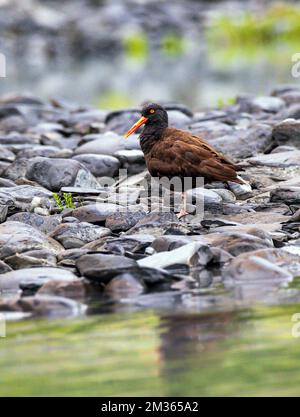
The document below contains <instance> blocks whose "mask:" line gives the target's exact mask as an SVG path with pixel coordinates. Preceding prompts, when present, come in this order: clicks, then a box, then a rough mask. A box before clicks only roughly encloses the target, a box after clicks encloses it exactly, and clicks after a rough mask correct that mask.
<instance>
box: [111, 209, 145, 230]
mask: <svg viewBox="0 0 300 417" xmlns="http://www.w3.org/2000/svg"><path fill="white" fill-rule="evenodd" d="M145 216H146V212H145V210H144V209H143V208H142V207H140V206H133V207H132V208H124V209H122V210H119V211H116V212H115V213H113V214H111V215H110V216H108V217H107V218H106V221H105V226H106V227H108V228H109V229H110V230H111V231H113V232H120V231H123V232H124V231H127V230H129V229H130V228H132V227H133V226H135V225H136V224H137V222H138V221H140V220H141V219H143V217H145Z"/></svg>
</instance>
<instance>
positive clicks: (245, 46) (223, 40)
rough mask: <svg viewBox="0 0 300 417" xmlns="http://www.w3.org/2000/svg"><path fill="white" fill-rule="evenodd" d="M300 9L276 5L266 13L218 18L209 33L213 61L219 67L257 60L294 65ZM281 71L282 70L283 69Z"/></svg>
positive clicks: (297, 47)
mask: <svg viewBox="0 0 300 417" xmlns="http://www.w3.org/2000/svg"><path fill="white" fill-rule="evenodd" d="M299 37H300V7H299V6H298V5H292V4H287V3H284V4H282V3H276V4H273V5H271V6H270V7H269V8H267V9H266V10H265V11H264V12H261V11H260V12H257V13H254V12H251V11H247V12H243V13H242V14H236V15H234V14H233V15H220V16H217V17H215V18H214V19H213V20H212V22H211V24H210V25H209V27H208V28H207V30H206V39H207V42H208V51H209V54H210V59H211V60H212V62H215V63H216V65H217V66H220V67H221V65H226V64H230V63H232V62H241V61H242V60H244V61H248V62H251V63H253V62H254V59H255V58H259V59H265V60H266V61H267V62H269V61H272V62H273V64H276V65H278V66H279V67H282V66H286V65H290V62H291V56H292V54H293V53H295V52H297V51H298V49H299ZM279 71H280V69H279Z"/></svg>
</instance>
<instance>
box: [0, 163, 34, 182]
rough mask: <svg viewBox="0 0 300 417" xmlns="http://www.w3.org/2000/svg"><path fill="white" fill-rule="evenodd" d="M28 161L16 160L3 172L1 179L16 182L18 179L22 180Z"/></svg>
mask: <svg viewBox="0 0 300 417" xmlns="http://www.w3.org/2000/svg"><path fill="white" fill-rule="evenodd" d="M28 165H29V160H27V159H26V158H17V159H16V160H15V161H14V162H13V163H12V164H10V165H9V166H8V167H7V168H6V169H5V170H4V172H3V177H4V178H8V179H10V180H12V181H16V180H18V179H19V178H24V177H25V175H26V171H27V167H28Z"/></svg>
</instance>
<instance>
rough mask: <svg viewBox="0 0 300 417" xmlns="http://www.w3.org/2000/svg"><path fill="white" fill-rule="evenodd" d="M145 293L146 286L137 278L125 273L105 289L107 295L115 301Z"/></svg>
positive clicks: (114, 279)
mask: <svg viewBox="0 0 300 417" xmlns="http://www.w3.org/2000/svg"><path fill="white" fill-rule="evenodd" d="M144 291H145V286H144V285H143V283H142V282H141V281H140V280H138V279H137V278H136V277H135V276H133V275H131V274H129V273H124V274H121V275H118V276H117V277H115V278H113V279H112V280H111V281H110V282H109V283H108V284H107V285H106V287H105V293H106V294H108V295H109V296H110V297H111V298H113V299H117V300H119V299H122V298H127V297H133V296H137V295H139V294H142V293H143V292H144Z"/></svg>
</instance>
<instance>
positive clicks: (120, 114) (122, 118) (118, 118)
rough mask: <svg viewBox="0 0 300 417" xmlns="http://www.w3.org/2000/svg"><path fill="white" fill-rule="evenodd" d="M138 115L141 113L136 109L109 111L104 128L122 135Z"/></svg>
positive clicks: (137, 118)
mask: <svg viewBox="0 0 300 417" xmlns="http://www.w3.org/2000/svg"><path fill="white" fill-rule="evenodd" d="M140 117H141V114H140V112H139V111H137V110H131V111H130V110H116V111H113V112H110V113H109V114H108V115H107V117H106V120H105V123H106V130H108V131H113V132H117V133H118V134H119V135H124V134H125V133H126V132H127V130H128V129H129V128H130V127H131V126H132V125H133V124H134V123H135V122H136V121H137V120H139V118H140Z"/></svg>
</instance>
